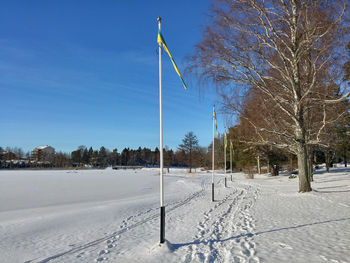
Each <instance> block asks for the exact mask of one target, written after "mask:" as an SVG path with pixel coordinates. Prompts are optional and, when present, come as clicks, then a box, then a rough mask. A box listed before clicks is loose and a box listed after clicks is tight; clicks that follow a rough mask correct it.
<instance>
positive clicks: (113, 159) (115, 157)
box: [108, 148, 119, 165]
mask: <svg viewBox="0 0 350 263" xmlns="http://www.w3.org/2000/svg"><path fill="white" fill-rule="evenodd" d="M118 161H119V153H118V149H117V148H115V149H113V151H112V152H111V153H110V154H109V156H108V162H109V164H110V165H117V164H118Z"/></svg>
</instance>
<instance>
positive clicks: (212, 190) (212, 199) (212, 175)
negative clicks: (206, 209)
mask: <svg viewBox="0 0 350 263" xmlns="http://www.w3.org/2000/svg"><path fill="white" fill-rule="evenodd" d="M214 126H215V104H214V105H213V147H212V172H211V201H212V202H214V152H215V134H214V132H215V131H214Z"/></svg>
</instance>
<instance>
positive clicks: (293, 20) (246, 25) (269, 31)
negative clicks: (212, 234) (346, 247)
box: [190, 0, 348, 192]
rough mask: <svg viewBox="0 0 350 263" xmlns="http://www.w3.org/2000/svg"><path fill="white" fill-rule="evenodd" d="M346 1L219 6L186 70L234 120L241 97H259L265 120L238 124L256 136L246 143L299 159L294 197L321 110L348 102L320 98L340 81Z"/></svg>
mask: <svg viewBox="0 0 350 263" xmlns="http://www.w3.org/2000/svg"><path fill="white" fill-rule="evenodd" d="M344 1H345V0H344ZM344 1H342V0H334V1H326V0H318V1H312V0H300V1H296V0H273V1H264V0H218V1H217V5H216V6H215V8H214V10H213V13H214V15H213V19H212V22H211V24H210V26H208V27H207V28H206V30H205V32H204V36H203V40H202V41H201V42H200V43H199V44H198V45H197V46H196V50H195V54H194V56H193V57H192V62H193V64H192V65H191V66H190V70H196V71H197V73H198V74H199V75H200V76H201V78H203V79H209V80H213V81H214V82H215V83H217V84H219V87H221V88H220V89H219V91H221V94H222V95H223V99H224V103H225V104H226V106H227V109H229V110H231V111H234V112H235V113H236V114H237V113H238V114H239V115H240V117H242V116H243V108H242V105H243V104H242V100H241V99H239V98H241V97H245V96H246V95H248V94H250V93H251V92H252V91H253V90H254V92H256V93H258V94H260V95H261V96H262V100H261V101H260V104H259V105H260V106H261V107H263V106H264V107H265V108H266V111H265V112H266V113H269V114H268V115H267V116H266V115H265V116H262V117H263V118H264V121H261V120H259V121H257V118H249V117H244V119H245V121H246V122H247V123H249V125H250V129H252V130H253V131H254V133H255V140H254V141H252V142H251V143H254V144H261V145H273V146H274V147H277V148H281V149H287V150H288V151H290V152H292V153H294V154H295V155H296V156H297V159H298V169H299V192H308V191H311V185H310V181H309V177H308V169H307V160H308V158H307V153H308V152H307V146H308V145H317V144H320V143H321V142H322V141H321V139H320V137H321V136H320V135H321V133H322V132H323V131H324V129H325V127H326V125H327V124H329V122H331V121H332V120H330V118H328V117H327V112H329V111H327V109H328V108H329V107H331V106H332V105H336V104H337V103H339V102H341V101H344V100H346V97H347V96H348V94H346V95H342V93H338V94H331V96H330V95H329V93H326V94H323V93H322V90H323V89H324V88H325V87H328V86H329V85H330V84H331V83H334V82H336V81H337V80H339V69H341V66H339V65H338V60H339V55H340V53H339V47H340V46H341V45H342V44H343V43H342V42H341V40H342V37H343V32H344V30H343V25H342V18H343V16H344V13H345V10H346V8H345V2H344ZM339 95H340V96H339ZM316 106H317V107H321V109H322V110H321V112H319V115H320V116H321V119H322V121H321V122H319V123H318V124H317V125H316V123H313V124H314V125H313V128H312V133H311V132H310V133H308V126H307V124H306V122H307V114H308V112H309V111H311V110H312V109H314V107H316ZM255 112H256V111H255ZM241 120H242V118H241ZM273 120H274V121H273ZM263 122H265V124H264V125H261V124H262V123H263ZM266 122H268V123H269V124H270V125H269V126H267V125H266ZM310 131H311V129H310Z"/></svg>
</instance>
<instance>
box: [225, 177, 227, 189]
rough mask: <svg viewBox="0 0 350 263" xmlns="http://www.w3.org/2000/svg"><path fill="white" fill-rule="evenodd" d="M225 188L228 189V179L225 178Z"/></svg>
mask: <svg viewBox="0 0 350 263" xmlns="http://www.w3.org/2000/svg"><path fill="white" fill-rule="evenodd" d="M225 187H227V178H226V177H225Z"/></svg>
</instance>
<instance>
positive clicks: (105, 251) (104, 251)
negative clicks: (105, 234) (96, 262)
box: [98, 249, 109, 256]
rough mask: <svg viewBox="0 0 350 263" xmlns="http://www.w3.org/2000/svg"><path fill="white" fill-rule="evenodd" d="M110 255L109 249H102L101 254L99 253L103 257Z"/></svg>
mask: <svg viewBox="0 0 350 263" xmlns="http://www.w3.org/2000/svg"><path fill="white" fill-rule="evenodd" d="M108 253H109V250H108V249H102V250H100V252H98V255H99V256H101V255H104V254H108Z"/></svg>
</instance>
